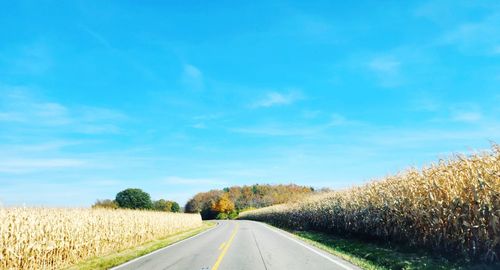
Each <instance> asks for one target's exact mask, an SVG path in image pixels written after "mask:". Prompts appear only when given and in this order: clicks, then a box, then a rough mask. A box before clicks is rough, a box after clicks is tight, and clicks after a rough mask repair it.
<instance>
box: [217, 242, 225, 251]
mask: <svg viewBox="0 0 500 270" xmlns="http://www.w3.org/2000/svg"><path fill="white" fill-rule="evenodd" d="M225 244H226V242H224V243H222V244H220V247H219V250H221V249H222V248H223V247H224V245H225Z"/></svg>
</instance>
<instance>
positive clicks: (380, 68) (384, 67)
mask: <svg viewBox="0 0 500 270" xmlns="http://www.w3.org/2000/svg"><path fill="white" fill-rule="evenodd" d="M400 66H401V63H400V62H399V61H398V60H396V59H395V58H394V57H375V58H373V59H372V60H371V61H370V62H369V63H368V67H370V68H371V69H372V70H373V71H375V72H381V73H396V72H398V71H399V68H400Z"/></svg>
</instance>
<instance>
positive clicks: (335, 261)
mask: <svg viewBox="0 0 500 270" xmlns="http://www.w3.org/2000/svg"><path fill="white" fill-rule="evenodd" d="M257 223H260V224H262V225H263V226H264V227H266V228H268V229H269V230H271V231H274V232H276V233H278V234H280V235H281V236H283V237H285V238H288V240H292V241H293V242H295V243H297V244H299V245H301V246H302V247H305V248H307V249H308V250H310V251H312V252H314V253H315V254H317V255H319V256H321V257H323V258H325V259H327V260H329V261H331V262H333V263H335V264H337V265H338V266H340V267H342V268H344V269H347V270H352V269H353V268H351V267H349V266H347V265H345V264H343V263H341V262H340V261H337V260H334V259H332V258H331V257H329V256H327V255H325V254H323V253H321V252H319V251H317V250H316V249H314V248H312V247H310V246H308V245H307V244H305V243H302V242H301V241H299V240H297V239H294V238H292V237H290V236H288V235H286V234H284V233H283V232H281V231H280V230H279V229H275V228H273V227H271V226H270V225H267V224H264V223H261V222H257ZM332 256H333V255H332Z"/></svg>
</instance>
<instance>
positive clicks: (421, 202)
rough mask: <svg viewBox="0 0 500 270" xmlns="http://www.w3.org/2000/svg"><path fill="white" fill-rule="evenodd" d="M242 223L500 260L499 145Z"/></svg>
mask: <svg viewBox="0 0 500 270" xmlns="http://www.w3.org/2000/svg"><path fill="white" fill-rule="evenodd" d="M240 218H242V219H253V220H259V221H265V222H269V223H271V224H274V225H277V226H281V227H285V228H290V229H295V230H318V231H325V232H331V233H335V234H347V235H355V236H358V237H363V238H366V239H378V240H383V241H395V242H402V243H406V244H408V245H410V246H418V247H422V248H426V249H430V250H432V251H437V252H441V253H442V254H448V255H455V256H461V257H462V258H467V259H469V260H481V261H490V262H491V261H499V256H500V222H499V220H500V146H498V145H493V146H492V149H491V151H486V152H482V153H476V154H473V155H469V156H464V155H455V156H454V157H453V158H451V159H449V160H440V161H439V162H437V163H436V164H432V165H430V166H428V167H425V168H423V169H422V170H416V169H409V170H407V171H405V172H401V173H399V174H396V175H393V176H389V177H386V178H384V179H381V180H379V181H374V182H371V183H368V184H366V185H363V186H359V187H354V188H350V189H346V190H341V191H335V192H331V193H327V194H324V195H320V196H319V197H311V198H310V199H308V200H305V201H302V202H299V203H294V204H284V205H276V206H271V207H267V208H262V209H258V210H254V211H249V212H244V213H242V214H241V216H240Z"/></svg>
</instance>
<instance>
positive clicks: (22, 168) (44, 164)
mask: <svg viewBox="0 0 500 270" xmlns="http://www.w3.org/2000/svg"><path fill="white" fill-rule="evenodd" d="M84 165H85V161H84V160H79V159H68V158H43V159H42V158H40V159H28V158H14V159H11V158H4V159H1V160H0V173H30V172H35V171H40V170H51V169H67V168H77V167H82V166H84Z"/></svg>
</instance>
